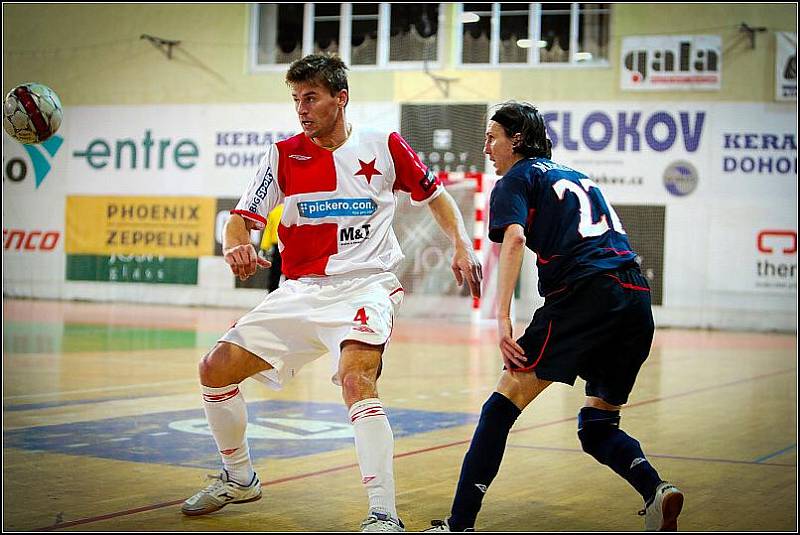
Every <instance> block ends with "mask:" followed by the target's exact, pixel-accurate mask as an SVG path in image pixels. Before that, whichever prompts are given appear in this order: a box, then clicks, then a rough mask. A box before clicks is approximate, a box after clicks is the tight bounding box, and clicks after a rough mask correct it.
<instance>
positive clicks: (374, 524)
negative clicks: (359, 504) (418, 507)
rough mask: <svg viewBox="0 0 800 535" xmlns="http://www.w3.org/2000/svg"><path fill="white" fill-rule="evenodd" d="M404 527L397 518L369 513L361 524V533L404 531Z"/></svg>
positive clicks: (374, 512)
mask: <svg viewBox="0 0 800 535" xmlns="http://www.w3.org/2000/svg"><path fill="white" fill-rule="evenodd" d="M405 530H406V527H405V526H404V525H403V522H401V521H400V519H399V518H392V517H391V516H389V515H388V514H386V513H381V512H380V511H370V512H369V515H367V518H365V519H364V521H363V522H361V531H362V532H364V531H405Z"/></svg>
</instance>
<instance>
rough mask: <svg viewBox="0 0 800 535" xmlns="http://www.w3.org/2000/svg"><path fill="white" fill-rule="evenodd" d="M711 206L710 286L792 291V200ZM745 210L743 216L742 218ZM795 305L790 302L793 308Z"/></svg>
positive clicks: (794, 236)
mask: <svg viewBox="0 0 800 535" xmlns="http://www.w3.org/2000/svg"><path fill="white" fill-rule="evenodd" d="M795 203H796V200H795ZM713 210H714V212H713V216H712V218H711V222H712V223H711V229H710V238H711V240H710V250H709V259H708V280H709V285H710V287H711V288H712V289H714V290H725V291H732V292H747V293H751V294H752V293H767V294H784V295H790V296H791V295H796V294H797V204H795V205H794V209H786V210H776V209H775V208H773V207H769V206H763V207H754V206H752V205H750V204H743V203H740V204H737V205H733V204H728V206H727V207H725V208H722V207H714V209H713ZM745 213H746V214H747V217H742V214H745ZM796 305H797V303H796V301H795V310H796Z"/></svg>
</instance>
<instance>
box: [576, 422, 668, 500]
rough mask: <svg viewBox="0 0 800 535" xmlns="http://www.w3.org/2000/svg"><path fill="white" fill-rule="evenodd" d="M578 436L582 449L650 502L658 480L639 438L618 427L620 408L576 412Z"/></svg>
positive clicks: (659, 479) (659, 481)
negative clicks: (615, 409) (616, 409)
mask: <svg viewBox="0 0 800 535" xmlns="http://www.w3.org/2000/svg"><path fill="white" fill-rule="evenodd" d="M578 438H579V439H580V441H581V445H582V446H583V451H585V452H586V453H588V454H589V455H591V456H592V457H594V458H595V459H597V460H598V461H599V462H600V463H602V464H604V465H606V466H608V467H609V468H611V469H612V470H613V471H615V472H616V473H617V474H619V475H620V476H622V478H623V479H624V480H625V481H627V482H628V483H630V484H631V485H632V486H633V488H635V489H636V491H637V492H638V493H639V494H641V495H642V498H643V499H644V501H645V503H648V502H650V500H652V499H653V496H654V495H655V492H656V487H657V486H658V484H659V483H661V478H660V477H659V476H658V472H656V470H655V468H653V467H652V466H651V465H650V462H649V461H648V460H647V458H646V457H645V456H644V452H642V447H641V446H640V445H639V442H638V441H637V440H636V439H635V438H633V437H631V436H630V435H628V434H626V433H625V432H624V431H622V430H621V429H619V411H604V410H602V409H596V408H594V407H584V408H582V409H581V412H580V414H579V415H578Z"/></svg>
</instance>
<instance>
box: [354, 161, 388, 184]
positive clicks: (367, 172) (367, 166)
mask: <svg viewBox="0 0 800 535" xmlns="http://www.w3.org/2000/svg"><path fill="white" fill-rule="evenodd" d="M375 160H377V158H375V159H373V160H372V161H371V162H369V163H364V162H362V161H361V160H358V163H359V164H360V165H361V169H359V170H358V172H357V173H356V175H363V176H364V178H366V179H367V184H370V183H371V182H370V181H371V180H372V176H373V175H382V174H383V173H381V172H380V171H378V170H377V169H375Z"/></svg>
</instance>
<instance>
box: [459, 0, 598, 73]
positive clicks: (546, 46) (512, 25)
mask: <svg viewBox="0 0 800 535" xmlns="http://www.w3.org/2000/svg"><path fill="white" fill-rule="evenodd" d="M609 6H610V4H577V3H574V4H550V3H531V4H515V3H505V4H503V3H492V4H459V9H458V23H459V24H460V25H461V31H460V32H459V34H458V35H459V36H460V38H461V39H460V40H461V44H460V56H459V57H460V58H461V64H462V65H468V64H482V65H531V64H540V63H541V64H544V63H546V64H573V65H581V64H594V65H596V64H603V63H605V62H607V61H608V41H609V22H610V11H611V10H610V7H609Z"/></svg>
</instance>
